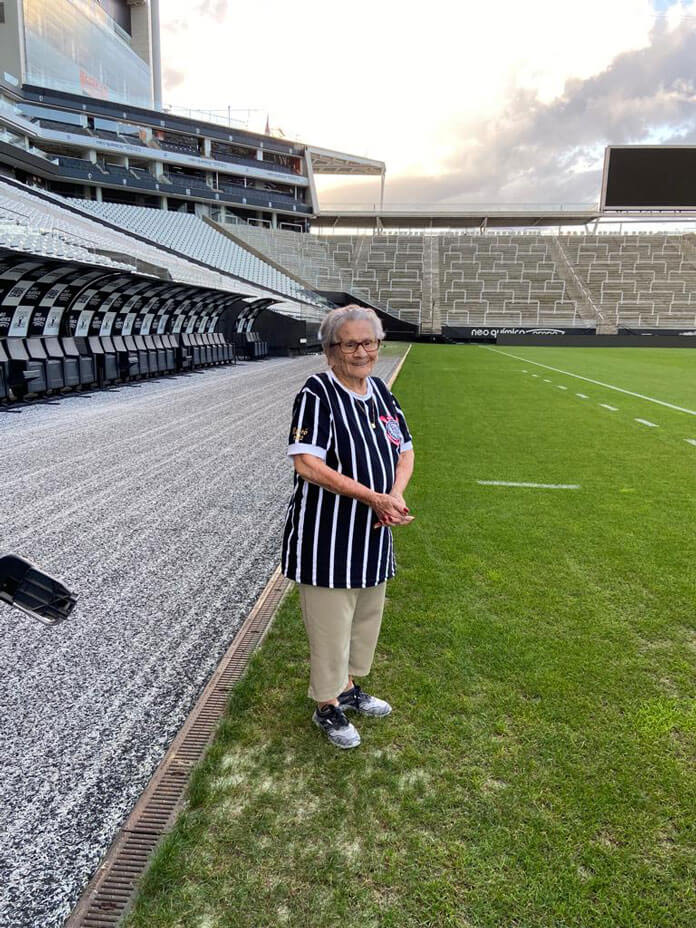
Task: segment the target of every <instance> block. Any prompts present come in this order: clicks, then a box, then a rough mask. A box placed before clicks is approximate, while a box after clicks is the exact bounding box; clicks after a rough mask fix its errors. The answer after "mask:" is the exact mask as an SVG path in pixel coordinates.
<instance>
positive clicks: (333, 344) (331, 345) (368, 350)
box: [329, 338, 382, 354]
mask: <svg viewBox="0 0 696 928" xmlns="http://www.w3.org/2000/svg"><path fill="white" fill-rule="evenodd" d="M365 342H375V343H376V347H375V348H368V347H367V346H366V345H365ZM346 344H349V342H329V348H340V349H341V353H342V354H355V352H356V351H357V350H358V348H360V347H362V348H364V349H365V351H366V353H367V354H373V353H374V352H375V351H379V349H380V348H381V347H382V339H381V338H366V339H365V340H364V341H362V342H356V344H355V348H353V349H352V350H350V351H346V349H345V348H344V347H343V346H344V345H346Z"/></svg>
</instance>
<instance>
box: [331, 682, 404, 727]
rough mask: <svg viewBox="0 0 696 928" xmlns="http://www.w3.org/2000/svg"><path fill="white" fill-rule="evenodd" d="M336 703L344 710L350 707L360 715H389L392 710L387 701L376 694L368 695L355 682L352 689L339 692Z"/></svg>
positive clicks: (346, 710)
mask: <svg viewBox="0 0 696 928" xmlns="http://www.w3.org/2000/svg"><path fill="white" fill-rule="evenodd" d="M338 704H339V706H340V707H341V709H343V711H344V712H348V711H349V710H350V709H352V710H353V711H355V712H359V713H360V715H371V716H374V717H376V718H377V717H380V716H383V715H389V713H390V712H391V711H392V707H391V706H390V705H389V703H388V702H385V700H384V699H378V698H377V697H376V696H368V695H367V693H364V692H363V691H362V690H361V689H360V687H359V686H358V684H357V683H356V684H355V686H354V687H353V688H352V689H350V690H346V691H345V693H341V694H340V696H339V697H338Z"/></svg>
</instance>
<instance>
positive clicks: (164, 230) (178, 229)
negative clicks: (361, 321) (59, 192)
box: [70, 200, 327, 321]
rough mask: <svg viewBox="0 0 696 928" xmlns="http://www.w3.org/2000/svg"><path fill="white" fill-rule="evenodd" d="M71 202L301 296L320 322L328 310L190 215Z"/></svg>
mask: <svg viewBox="0 0 696 928" xmlns="http://www.w3.org/2000/svg"><path fill="white" fill-rule="evenodd" d="M70 202H71V203H72V204H73V205H74V206H75V207H77V208H79V209H81V210H84V211H85V212H87V213H89V214H91V215H94V216H96V217H99V218H101V219H104V220H106V221H107V222H109V223H111V224H112V225H113V226H117V227H119V228H122V229H126V230H128V231H129V232H133V233H135V234H136V235H139V236H142V238H145V239H148V240H149V241H151V242H153V243H155V244H159V245H162V246H165V247H167V248H170V249H173V250H175V251H178V252H179V253H180V254H181V255H187V256H189V257H191V258H194V259H196V260H198V261H202V262H204V263H205V264H207V265H208V266H210V267H214V268H218V269H219V270H221V271H224V272H225V273H228V274H233V275H234V276H235V277H240V278H242V279H244V280H247V281H251V282H253V283H255V284H258V285H259V286H261V287H265V288H268V289H270V290H274V291H276V292H277V293H280V294H283V296H284V297H285V298H289V299H290V300H304V301H306V304H307V305H306V307H305V312H306V315H307V318H312V319H315V320H317V321H319V320H320V319H321V318H322V316H323V314H324V312H325V311H326V309H327V303H326V301H325V300H322V299H321V298H320V297H318V296H317V295H316V294H315V293H312V292H310V291H309V290H307V289H306V288H304V287H302V286H301V285H300V284H298V283H297V281H296V280H294V279H293V278H292V277H290V276H289V275H288V274H284V273H282V272H281V271H279V270H277V269H276V268H274V267H272V266H271V265H270V264H268V263H266V262H264V261H262V260H261V259H259V258H258V257H256V256H255V255H253V254H252V253H251V252H249V251H247V250H246V249H245V248H243V247H241V245H239V244H238V243H237V242H236V241H235V240H233V238H232V237H230V236H229V235H226V234H225V233H224V232H222V231H219V230H218V229H217V228H215V227H214V226H212V225H210V224H209V223H207V222H204V221H203V220H202V219H199V218H198V217H197V216H194V215H192V214H191V213H175V212H165V211H164V210H158V209H147V208H145V207H137V206H128V205H124V204H121V203H97V202H95V201H93V200H71V201H70ZM307 237H308V238H309V236H307ZM297 314H298V310H297V308H295V311H294V313H293V315H297Z"/></svg>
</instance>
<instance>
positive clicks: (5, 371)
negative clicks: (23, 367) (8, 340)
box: [0, 342, 10, 400]
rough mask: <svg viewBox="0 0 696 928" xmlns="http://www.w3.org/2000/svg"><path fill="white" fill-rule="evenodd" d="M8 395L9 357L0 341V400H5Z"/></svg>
mask: <svg viewBox="0 0 696 928" xmlns="http://www.w3.org/2000/svg"><path fill="white" fill-rule="evenodd" d="M9 395H10V359H9V358H8V357H7V354H6V352H5V349H4V348H3V345H2V342H0V400H6V399H7V398H8V396H9Z"/></svg>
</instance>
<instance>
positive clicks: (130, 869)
mask: <svg viewBox="0 0 696 928" xmlns="http://www.w3.org/2000/svg"><path fill="white" fill-rule="evenodd" d="M290 586H291V583H290V581H289V580H286V579H285V577H283V576H282V574H281V573H280V568H279V567H278V568H277V569H276V570H275V572H274V574H273V576H272V577H271V579H270V580H269V581H268V583H267V585H266V587H265V589H264V591H263V592H262V593H261V596H259V598H258V600H257V601H256V603H255V605H254V607H253V609H252V610H251V612H250V613H249V615H248V616H247V618H246V620H245V621H244V624H243V625H242V627H241V628H240V629H239V631H238V632H237V634H236V635H235V638H234V641H233V642H232V644H231V645H230V647H229V649H228V651H227V653H226V654H225V656H224V657H223V658H222V660H221V661H220V663H219V665H218V667H217V669H216V670H215V673H214V674H213V676H212V677H211V678H210V680H209V681H208V684H207V686H206V688H205V689H204V690H203V693H202V694H201V696H200V698H199V700H198V702H197V703H196V705H195V706H194V708H193V711H192V712H191V714H190V715H189V717H188V718H187V720H186V721H185V722H184V725H183V727H182V729H181V731H180V732H179V734H178V735H177V736H176V738H175V739H174V742H173V743H172V745H171V747H170V748H169V750H168V751H167V753H166V755H165V756H164V758H163V759H162V761H161V763H160V765H159V767H158V768H157V770H156V771H155V773H154V776H153V777H152V779H151V780H150V783H149V784H148V786H147V787H146V789H145V792H144V793H143V794H142V795H141V797H140V799H139V800H138V802H137V803H136V805H135V808H134V809H133V811H132V812H131V814H130V816H129V817H128V820H127V821H126V823H125V825H124V826H123V828H122V829H121V831H120V832H119V834H118V835H117V837H116V839H115V840H114V842H113V844H112V845H111V847H110V849H109V851H108V853H107V855H106V857H105V859H104V863H103V864H102V865H101V866H100V867H99V869H98V870H97V872H96V873H95V874H94V876H93V877H92V879H91V880H90V882H89V884H88V886H87V888H86V890H85V892H84V893H83V895H82V898H81V899H80V901H79V902H78V904H77V906H76V907H75V909H74V911H73V913H72V914H71V915H70V917H69V918H68V920H67V922H66V923H65V928H114V926H115V925H118V923H119V921H120V920H121V918H122V917H123V916H124V915H125V913H126V911H127V909H128V907H129V906H130V904H131V902H132V901H133V898H134V897H135V893H136V889H137V883H138V880H139V879H140V877H141V876H142V875H143V874H144V873H145V870H146V869H147V865H148V862H149V860H150V857H151V856H152V853H153V851H154V850H155V847H156V846H157V844H158V843H159V841H160V839H161V838H162V836H163V835H165V834H166V833H167V832H168V831H170V830H171V829H172V827H173V825H174V822H175V821H176V818H177V816H178V814H179V812H180V811H181V808H182V806H183V801H184V796H185V792H186V787H187V784H188V781H189V776H190V774H191V771H192V769H193V768H194V767H195V765H196V764H197V763H198V762H199V761H200V760H201V758H202V757H203V755H204V753H205V751H206V749H207V747H208V746H209V744H210V742H211V741H212V738H213V735H214V733H215V728H216V726H217V724H218V722H219V721H220V719H221V717H222V715H223V713H224V711H225V706H226V705H227V699H228V696H229V693H230V690H231V689H232V687H233V686H234V684H235V683H236V682H237V681H238V680H239V678H240V677H241V676H242V674H243V673H244V670H245V668H246V666H247V664H248V662H249V658H250V657H251V655H252V654H253V652H254V650H255V649H256V648H257V647H258V646H259V644H260V643H261V641H262V640H263V638H264V636H265V634H266V632H267V631H268V629H269V628H270V626H271V622H272V620H273V616H274V615H275V612H276V609H277V608H278V606H279V605H280V602H281V600H282V599H283V596H284V595H285V593H286V592H287V590H288V589H289V588H290Z"/></svg>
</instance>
